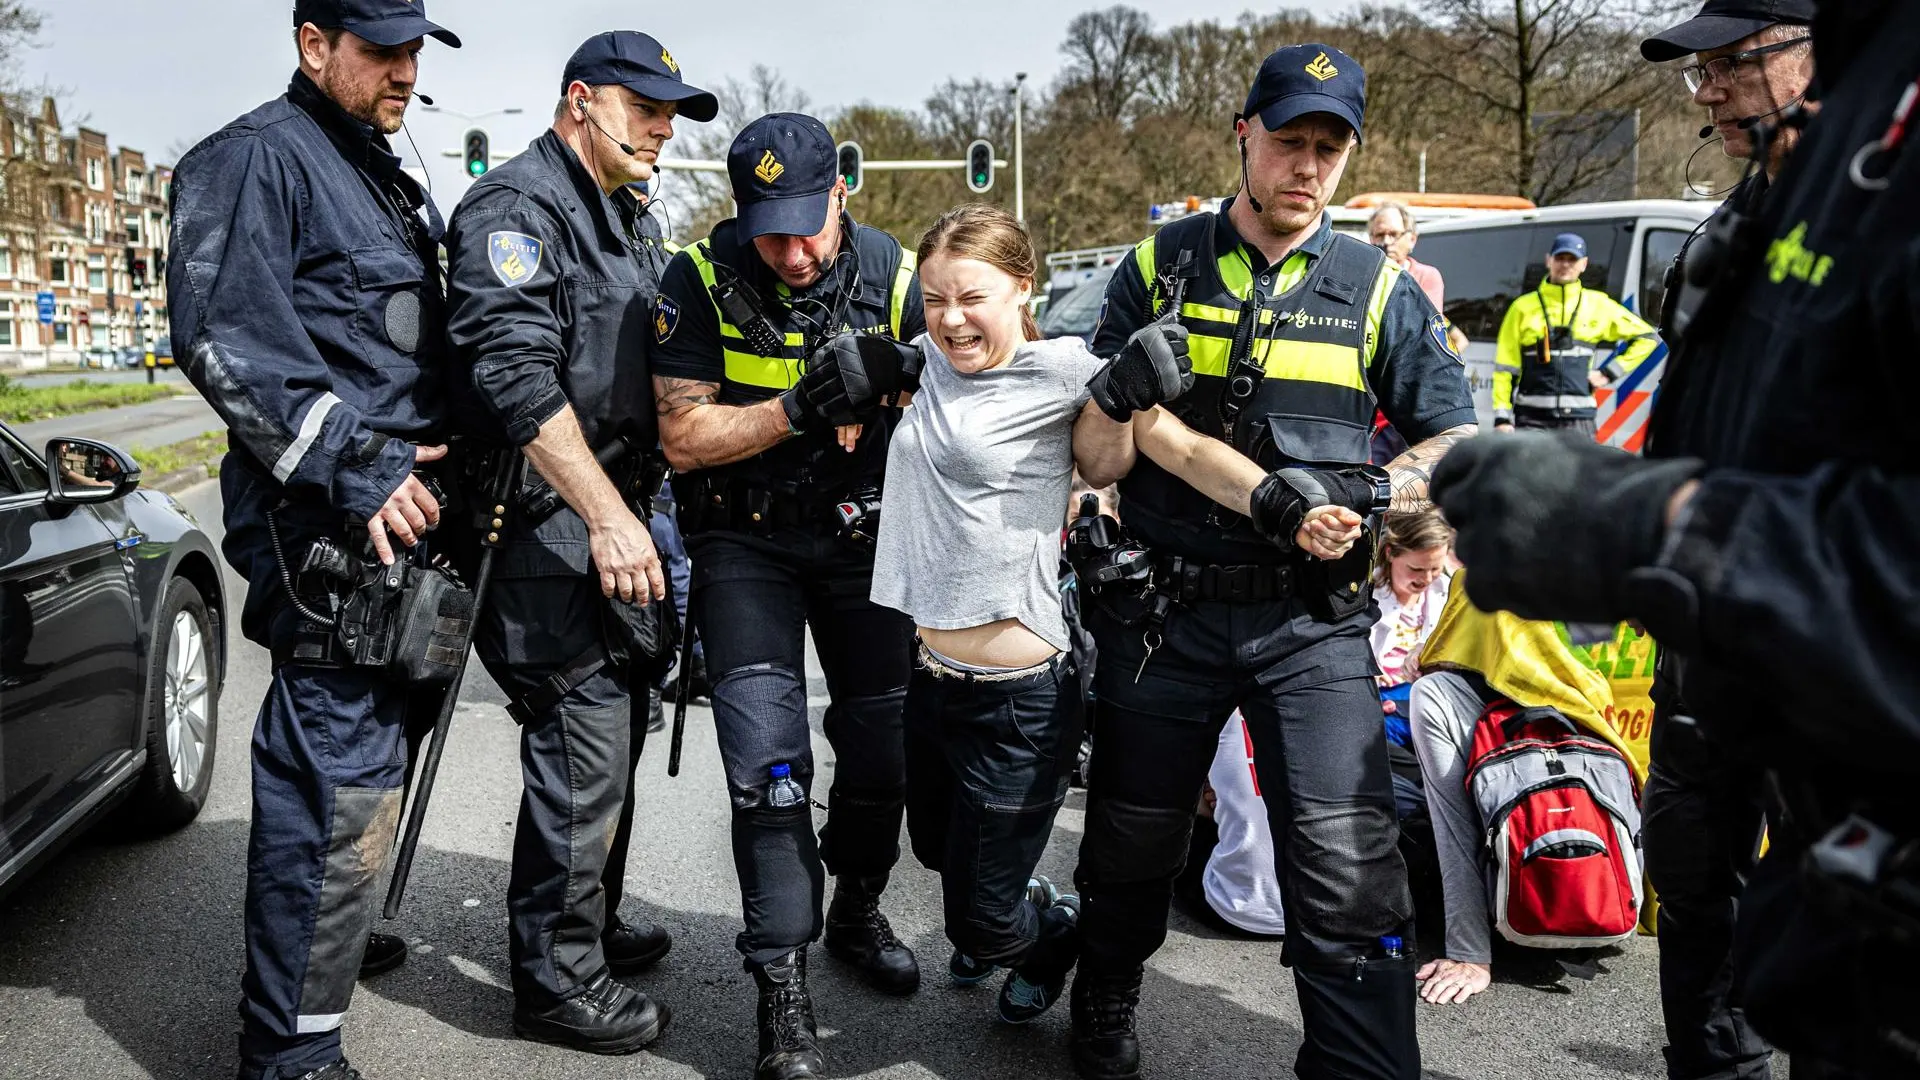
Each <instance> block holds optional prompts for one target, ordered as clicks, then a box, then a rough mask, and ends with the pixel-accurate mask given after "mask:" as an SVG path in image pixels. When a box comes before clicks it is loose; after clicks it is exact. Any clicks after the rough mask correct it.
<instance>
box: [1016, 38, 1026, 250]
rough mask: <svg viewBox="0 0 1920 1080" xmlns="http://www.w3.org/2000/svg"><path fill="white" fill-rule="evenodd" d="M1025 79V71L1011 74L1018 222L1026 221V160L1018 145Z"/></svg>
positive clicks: (1023, 222) (1024, 222)
mask: <svg viewBox="0 0 1920 1080" xmlns="http://www.w3.org/2000/svg"><path fill="white" fill-rule="evenodd" d="M1026 81H1027V73H1026V72H1024V71H1016V72H1014V74H1013V216H1014V219H1015V220H1017V221H1019V222H1020V224H1022V225H1025V224H1026V223H1027V174H1026V161H1025V158H1024V156H1023V151H1022V149H1021V146H1020V140H1021V132H1020V114H1021V112H1022V109H1021V104H1022V97H1023V95H1022V94H1021V93H1020V87H1021V86H1022V85H1023V84H1025V83H1026Z"/></svg>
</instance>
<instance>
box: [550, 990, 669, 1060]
mask: <svg viewBox="0 0 1920 1080" xmlns="http://www.w3.org/2000/svg"><path fill="white" fill-rule="evenodd" d="M672 1018H673V1013H672V1012H671V1011H670V1010H669V1009H668V1008H667V1007H666V1006H665V1005H664V1004H661V1003H658V1002H655V1001H652V1000H650V999H648V997H647V995H645V994H642V993H640V992H639V991H637V990H631V989H628V988H627V987H625V986H622V985H621V984H619V983H617V982H614V981H613V977H612V976H611V975H608V974H607V973H606V972H604V971H603V972H601V973H600V974H599V975H596V976H594V977H593V978H592V979H590V980H588V982H587V985H586V988H585V989H584V991H583V992H581V993H578V994H575V995H574V996H573V997H570V998H567V999H566V1000H565V1001H556V1002H552V1003H551V1004H546V1005H541V1006H534V1005H526V1004H521V1003H519V1002H515V1003H514V1007H513V1032H514V1034H516V1035H518V1036H520V1037H521V1038H523V1039H530V1040H532V1041H534V1042H543V1043H553V1044H555V1045H557V1046H568V1047H572V1048H573V1049H575V1050H585V1051H587V1052H589V1053H593V1054H631V1053H634V1052H636V1051H639V1050H643V1049H645V1048H646V1047H648V1046H650V1045H652V1043H653V1041H654V1040H655V1039H658V1038H659V1037H660V1033H661V1032H663V1031H665V1030H666V1029H667V1022H668V1021H669V1020H671V1019H672Z"/></svg>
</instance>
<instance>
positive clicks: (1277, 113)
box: [1240, 45, 1367, 139]
mask: <svg viewBox="0 0 1920 1080" xmlns="http://www.w3.org/2000/svg"><path fill="white" fill-rule="evenodd" d="M1308 113H1331V114H1333V115H1334V116H1337V117H1339V118H1340V119H1342V120H1345V121H1346V122H1347V126H1348V127H1351V128H1352V129H1353V135H1354V138H1356V139H1357V138H1359V137H1360V126H1361V125H1360V122H1361V120H1362V119H1364V118H1365V116H1366V113H1367V73H1366V72H1365V71H1364V70H1362V69H1361V67H1360V61H1358V60H1355V59H1354V58H1353V57H1351V56H1348V55H1347V54H1346V53H1343V52H1341V51H1340V50H1339V49H1336V48H1334V47H1333V46H1331V45H1289V46H1287V47H1286V48H1284V49H1279V50H1276V51H1275V52H1274V53H1273V55H1271V56H1269V57H1267V59H1266V61H1265V62H1264V63H1262V64H1261V65H1260V73H1259V74H1258V75H1255V76H1254V77H1253V88H1252V89H1250V90H1248V91H1247V104H1246V107H1245V108H1243V109H1241V110H1240V117H1241V118H1242V119H1247V120H1251V119H1253V118H1254V117H1256V116H1257V117H1259V118H1260V123H1261V124H1262V125H1264V126H1265V127H1266V129H1267V130H1268V131H1278V130H1280V129H1281V128H1282V127H1285V126H1286V125H1287V124H1288V123H1291V122H1292V121H1293V120H1295V119H1298V118H1299V117H1302V116H1305V115H1307V114H1308Z"/></svg>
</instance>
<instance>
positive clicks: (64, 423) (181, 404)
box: [12, 393, 227, 517]
mask: <svg viewBox="0 0 1920 1080" xmlns="http://www.w3.org/2000/svg"><path fill="white" fill-rule="evenodd" d="M226 426H227V423H226V421H224V420H222V419H220V414H219V413H216V412H214V411H213V406H211V405H209V404H207V403H206V401H205V400H204V399H203V398H201V396H200V395H199V394H193V393H188V394H181V395H179V396H178V397H170V398H162V399H161V400H159V401H149V402H147V403H146V404H144V405H125V406H122V407H120V408H118V409H98V410H95V411H93V412H84V413H75V414H74V415H72V416H56V417H54V418H53V419H51V420H35V421H33V422H32V423H29V424H14V425H12V427H13V430H14V433H15V434H17V435H19V436H20V438H22V439H24V440H25V441H26V444H27V445H28V446H31V447H35V448H38V447H41V446H43V445H45V443H46V441H47V440H48V439H56V438H82V439H101V440H104V441H106V442H110V443H113V444H114V445H116V446H118V447H120V448H121V449H122V450H131V449H133V448H134V447H136V446H144V447H148V448H152V447H158V446H168V445H171V444H173V443H177V442H180V441H181V440H183V439H191V438H193V437H194V436H196V435H204V434H206V433H207V432H209V431H219V430H222V429H223V428H225V427H226ZM215 509H218V507H217V506H216V507H215ZM214 516H215V517H218V516H219V515H218V514H215V515H214Z"/></svg>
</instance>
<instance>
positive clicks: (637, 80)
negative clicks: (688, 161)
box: [560, 30, 720, 123]
mask: <svg viewBox="0 0 1920 1080" xmlns="http://www.w3.org/2000/svg"><path fill="white" fill-rule="evenodd" d="M575 79H578V80H579V81H581V82H583V83H586V84H587V85H588V86H624V87H626V88H627V89H629V90H631V91H633V92H634V93H636V94H639V95H640V96H641V97H644V98H652V99H653V100H654V101H671V102H674V103H676V104H678V105H679V106H680V115H681V116H684V117H686V118H687V119H689V120H698V121H700V122H702V123H705V122H706V121H708V120H711V119H713V118H714V117H716V116H718V115H720V102H719V101H718V100H717V99H715V98H714V96H713V95H712V94H709V93H707V92H706V91H705V90H702V89H700V88H699V87H697V86H688V85H687V83H686V80H684V79H682V78H681V77H680V62H679V61H677V60H675V59H674V58H673V54H672V53H670V52H668V51H667V49H666V46H664V45H662V44H660V43H659V42H658V41H656V40H654V38H653V37H652V36H650V35H648V34H643V33H641V32H639V31H638V30H609V31H607V32H606V33H604V34H595V35H593V36H592V37H590V38H588V39H587V40H586V41H585V42H583V43H581V45H580V47H579V48H578V49H575V50H574V51H573V56H572V58H571V59H569V60H568V61H567V69H566V71H565V72H564V73H562V74H561V76H560V91H561V92H562V93H565V92H566V89H567V87H568V86H569V85H571V84H572V83H573V81H574V80H575Z"/></svg>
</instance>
